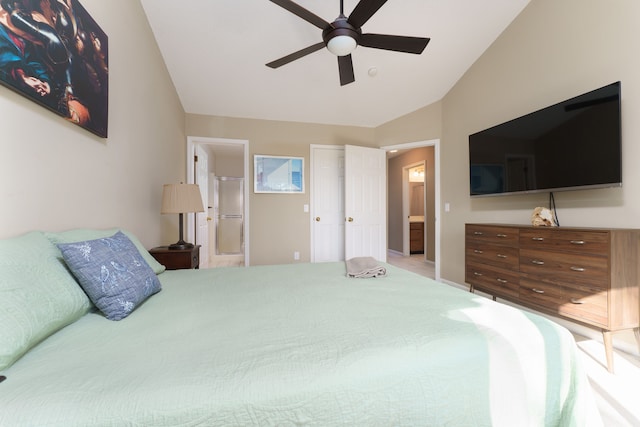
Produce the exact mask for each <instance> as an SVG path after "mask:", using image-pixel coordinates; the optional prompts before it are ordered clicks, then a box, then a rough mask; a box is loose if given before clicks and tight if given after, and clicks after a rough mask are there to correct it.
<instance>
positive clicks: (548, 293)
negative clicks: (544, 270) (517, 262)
mask: <svg viewBox="0 0 640 427" xmlns="http://www.w3.org/2000/svg"><path fill="white" fill-rule="evenodd" d="M519 297H520V299H521V300H522V301H527V302H530V303H532V304H536V305H539V306H542V307H545V308H547V309H548V310H552V311H557V309H558V306H559V305H560V304H562V300H563V299H562V298H563V290H562V288H561V287H560V286H558V285H556V284H553V283H545V282H542V281H538V280H532V279H529V278H526V277H522V278H520V294H519Z"/></svg>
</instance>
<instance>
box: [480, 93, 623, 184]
mask: <svg viewBox="0 0 640 427" xmlns="http://www.w3.org/2000/svg"><path fill="white" fill-rule="evenodd" d="M620 89H621V85H620V82H616V83H612V84H610V85H607V86H604V87H602V88H600V89H596V90H593V91H591V92H588V93H585V94H583V95H580V96H577V97H575V98H571V99H568V100H566V101H563V102H560V103H558V104H555V105H552V106H549V107H547V108H543V109H541V110H538V111H535V112H533V113H530V114H527V115H526V116H522V117H519V118H517V119H514V120H511V121H508V122H506V123H503V124H500V125H497V126H494V127H492V128H489V129H486V130H483V131H481V132H477V133H474V134H472V135H469V165H470V171H469V176H470V190H471V191H470V194H471V196H472V197H479V196H494V195H507V194H520V193H536V192H554V191H563V190H576V189H586V188H603V187H619V186H621V185H622V150H621V148H622V141H621V136H620V135H621V121H620V93H621V92H620Z"/></svg>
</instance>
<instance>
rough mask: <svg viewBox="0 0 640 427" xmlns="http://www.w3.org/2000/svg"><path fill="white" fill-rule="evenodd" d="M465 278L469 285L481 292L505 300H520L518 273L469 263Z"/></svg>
mask: <svg viewBox="0 0 640 427" xmlns="http://www.w3.org/2000/svg"><path fill="white" fill-rule="evenodd" d="M465 276H466V282H467V283H469V284H471V285H473V286H474V287H475V288H478V289H479V290H481V291H485V292H488V293H490V294H492V295H496V296H500V297H505V298H518V294H519V286H520V285H519V280H520V278H519V276H518V273H517V272H514V271H508V270H504V269H502V268H499V267H495V266H491V265H487V264H478V263H474V262H467V265H466V272H465Z"/></svg>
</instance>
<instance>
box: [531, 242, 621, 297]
mask: <svg viewBox="0 0 640 427" xmlns="http://www.w3.org/2000/svg"><path fill="white" fill-rule="evenodd" d="M520 272H522V273H524V274H526V275H528V276H536V277H539V278H547V279H550V280H553V281H554V282H555V283H557V284H560V285H562V284H569V285H573V284H575V285H583V284H588V285H590V286H595V287H598V288H600V289H608V288H609V260H608V258H606V257H601V256H595V255H580V254H574V253H567V252H551V251H542V250H535V249H521V250H520Z"/></svg>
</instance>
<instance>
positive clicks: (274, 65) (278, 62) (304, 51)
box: [267, 42, 325, 68]
mask: <svg viewBox="0 0 640 427" xmlns="http://www.w3.org/2000/svg"><path fill="white" fill-rule="evenodd" d="M324 46H325V44H324V42H320V43H316V44H314V45H311V46H309V47H305V48H304V49H300V50H299V51H297V52H293V53H291V54H289V55H287V56H283V57H282V58H280V59H276V60H275V61H271V62H269V63H268V64H267V67H270V68H278V67H282V66H283V65H286V64H288V63H289V62H293V61H295V60H296V59H300V58H302V57H303V56H307V55H309V54H310V53H313V52H316V51H318V50H320V49H322V48H323V47H324Z"/></svg>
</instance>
